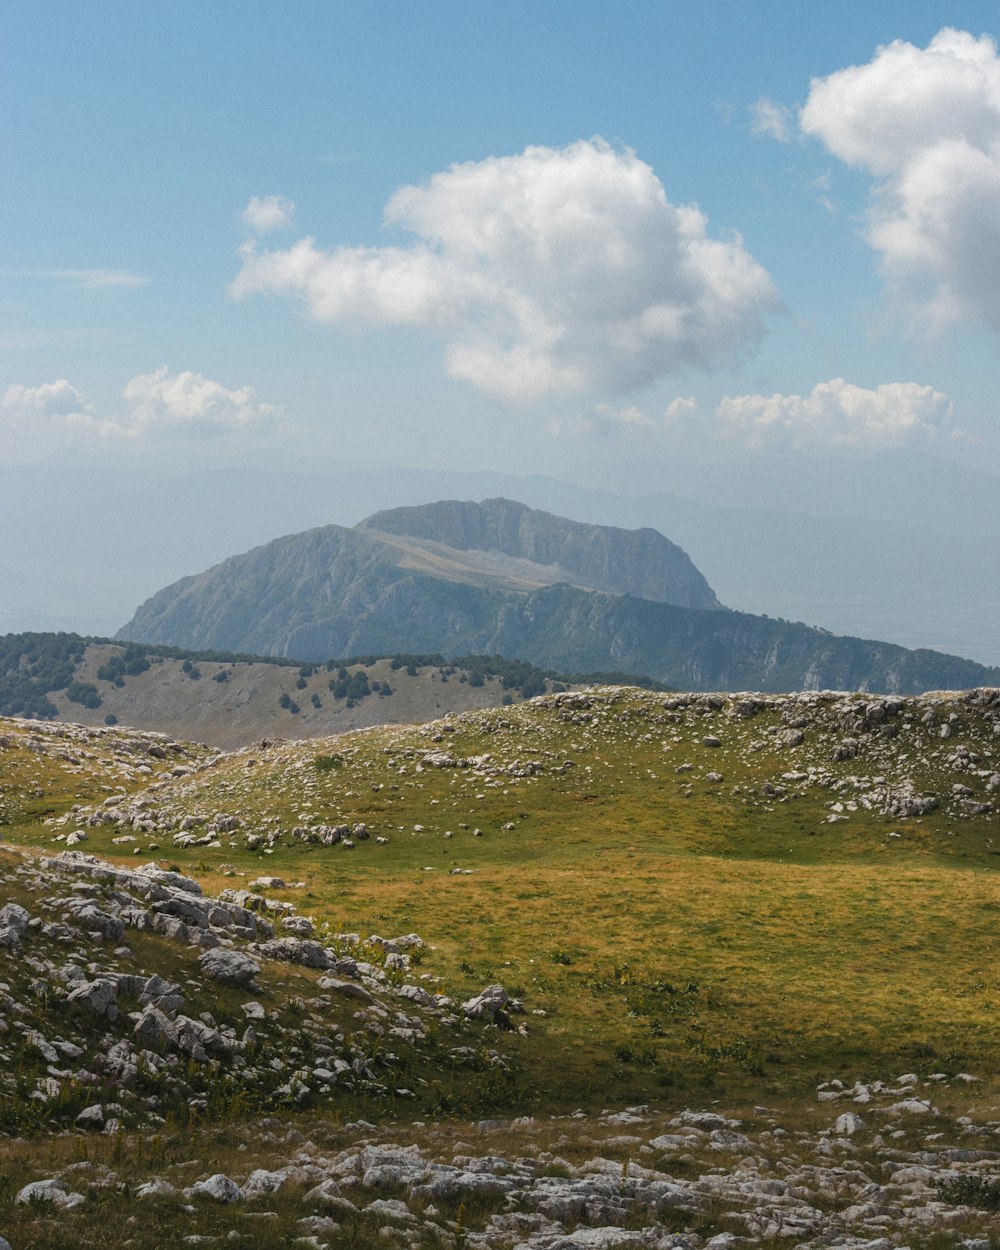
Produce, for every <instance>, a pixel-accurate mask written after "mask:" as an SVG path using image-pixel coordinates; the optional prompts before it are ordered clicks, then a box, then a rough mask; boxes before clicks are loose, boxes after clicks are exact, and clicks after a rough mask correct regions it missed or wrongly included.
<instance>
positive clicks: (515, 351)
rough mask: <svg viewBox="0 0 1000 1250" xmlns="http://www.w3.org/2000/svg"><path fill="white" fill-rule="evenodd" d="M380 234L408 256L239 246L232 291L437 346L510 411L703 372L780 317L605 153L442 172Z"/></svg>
mask: <svg viewBox="0 0 1000 1250" xmlns="http://www.w3.org/2000/svg"><path fill="white" fill-rule="evenodd" d="M385 220H386V223H387V224H388V225H390V226H393V227H398V228H400V229H402V230H405V231H407V232H409V233H411V234H412V235H414V236H415V241H414V242H413V243H411V244H410V245H409V246H387V247H346V246H344V247H336V248H334V249H332V250H330V251H326V250H324V249H322V248H320V247H318V246H317V245H316V242H315V241H314V240H313V239H311V238H304V239H302V240H300V241H299V242H297V243H295V244H294V245H293V246H292V247H290V248H287V249H285V250H280V251H260V250H258V248H257V246H256V245H255V243H253V242H251V243H249V244H247V245H246V246H245V247H244V248H243V249H242V253H241V255H242V260H243V264H242V268H241V270H240V272H239V274H238V275H237V277H236V279H235V280H234V282H233V284H232V288H231V291H232V294H233V296H234V297H235V298H237V299H239V298H243V297H245V296H248V295H251V294H255V293H265V294H270V295H282V296H288V297H292V298H295V299H298V300H300V301H301V302H302V303H303V305H304V306H305V308H306V310H307V312H308V314H309V315H310V316H311V317H313V318H314V319H315V320H317V321H321V322H326V323H329V324H331V325H335V326H338V327H340V328H342V329H345V330H365V329H369V328H374V327H383V326H410V327H415V328H418V329H420V330H424V331H428V332H431V333H433V334H436V335H438V336H439V337H440V338H442V339H443V340H444V342H445V364H446V368H447V371H448V373H449V374H450V375H451V376H452V377H455V378H461V379H464V380H465V381H468V382H470V383H472V384H473V385H474V386H477V387H479V388H480V389H482V390H484V391H487V392H489V393H490V394H493V395H496V396H498V397H500V398H501V399H504V400H507V401H512V402H526V401H532V400H538V399H542V398H544V397H546V396H552V395H559V394H572V393H574V392H582V391H586V390H594V391H597V392H600V393H606V394H613V393H620V392H623V391H626V390H628V389H630V388H632V387H635V386H638V385H642V384H644V383H647V382H650V381H652V380H653V379H655V378H658V377H661V376H663V375H665V374H668V373H670V372H672V371H673V370H676V369H678V368H681V367H683V366H687V365H695V366H700V367H712V366H713V365H715V364H717V363H719V362H721V361H723V360H730V359H731V358H732V356H733V355H734V353H737V352H739V351H740V350H745V349H747V348H749V347H752V346H754V345H755V344H756V343H757V342H758V341H759V339H760V338H761V336H762V335H763V333H764V315H765V314H766V313H767V312H768V311H769V310H771V309H774V308H776V307H777V305H778V301H777V297H776V295H775V292H774V289H773V287H772V285H771V281H770V278H769V276H768V274H767V272H766V271H765V270H764V269H763V268H762V267H761V266H760V265H759V264H757V262H756V261H755V260H754V259H753V257H752V256H750V254H749V253H748V252H747V251H746V249H745V248H744V246H743V243H742V241H741V239H740V238H739V237H738V236H737V235H732V236H729V237H727V238H725V239H712V238H710V237H709V234H708V229H707V226H708V223H707V220H706V218H705V216H704V214H703V213H702V212H701V211H700V210H699V209H698V208H697V207H695V206H693V205H682V206H677V205H674V204H671V203H670V201H669V200H668V199H667V196H666V193H665V191H664V189H663V186H662V184H661V183H660V181H659V179H658V178H657V177H656V175H655V174H654V172H653V170H652V169H651V168H650V166H649V165H647V164H645V163H644V162H643V161H641V160H639V159H638V157H636V155H635V154H634V153H633V152H631V151H628V150H624V151H619V150H616V149H614V148H612V147H610V146H609V145H608V144H607V143H605V142H604V141H602V140H600V139H594V140H591V141H580V142H577V143H573V144H570V145H569V146H568V147H565V148H561V149H555V148H546V147H529V148H527V149H526V150H525V151H524V152H522V153H521V154H520V155H517V156H506V157H491V158H489V159H487V160H483V161H478V162H468V163H466V164H460V165H453V166H451V167H450V168H449V169H447V170H445V171H444V172H442V173H438V174H435V175H434V176H433V177H432V178H431V179H430V180H429V181H428V182H427V183H425V184H423V185H421V186H406V187H402V188H401V189H400V190H399V191H397V192H396V194H395V195H394V196H393V197H392V199H391V200H390V201H389V204H388V205H387V207H386V210H385Z"/></svg>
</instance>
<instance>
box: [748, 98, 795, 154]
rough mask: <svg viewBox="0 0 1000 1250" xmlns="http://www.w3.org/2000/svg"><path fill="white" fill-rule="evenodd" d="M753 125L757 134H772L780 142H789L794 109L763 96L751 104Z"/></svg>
mask: <svg viewBox="0 0 1000 1250" xmlns="http://www.w3.org/2000/svg"><path fill="white" fill-rule="evenodd" d="M750 116H751V125H752V127H753V132H754V134H755V135H770V136H771V138H772V139H777V140H778V142H779V143H787V142H788V139H789V134H788V131H789V126H790V124H791V120H792V111H791V109H790V108H788V107H787V105H784V104H776V103H775V101H774V100H769V99H767V97H766V96H762V97H761V98H760V99H759V100H756V101H754V103H753V104H751V106H750Z"/></svg>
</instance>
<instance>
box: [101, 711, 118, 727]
mask: <svg viewBox="0 0 1000 1250" xmlns="http://www.w3.org/2000/svg"><path fill="white" fill-rule="evenodd" d="M104 723H105V725H117V724H118V717H117V716H116V715H115V714H114V712H109V713H108V714H107V716H105V718H104Z"/></svg>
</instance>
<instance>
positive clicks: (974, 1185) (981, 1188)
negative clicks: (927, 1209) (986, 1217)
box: [935, 1174, 1000, 1211]
mask: <svg viewBox="0 0 1000 1250" xmlns="http://www.w3.org/2000/svg"><path fill="white" fill-rule="evenodd" d="M935 1188H936V1189H937V1191H938V1196H939V1197H940V1198H941V1200H942V1201H943V1202H948V1203H953V1204H954V1205H955V1206H963V1207H975V1208H976V1209H977V1210H979V1211H1000V1180H991V1179H990V1178H989V1177H986V1176H973V1175H971V1174H966V1175H965V1176H956V1177H954V1178H952V1177H946V1178H942V1179H941V1180H938V1181H936V1182H935Z"/></svg>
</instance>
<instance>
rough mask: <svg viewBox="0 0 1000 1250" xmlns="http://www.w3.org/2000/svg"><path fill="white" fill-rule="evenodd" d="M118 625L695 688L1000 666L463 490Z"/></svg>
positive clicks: (243, 642) (176, 591)
mask: <svg viewBox="0 0 1000 1250" xmlns="http://www.w3.org/2000/svg"><path fill="white" fill-rule="evenodd" d="M118 637H119V638H127V639H132V640H135V641H138V642H150V643H167V644H170V645H174V646H183V647H190V648H194V649H216V650H227V651H237V652H254V653H257V654H265V655H284V656H291V657H294V658H296V659H300V660H303V661H307V660H323V659H327V658H329V657H332V656H350V655H362V654H376V653H387V652H397V651H415V652H417V651H439V652H441V653H443V654H446V655H448V654H450V655H456V654H462V653H471V652H479V653H490V654H504V655H507V656H516V657H518V658H522V659H526V660H530V661H531V662H533V663H536V664H542V665H546V666H552V667H558V668H560V669H562V670H564V671H594V670H602V669H603V670H608V669H613V670H617V671H622V672H629V673H637V674H639V673H642V674H647V675H649V676H653V677H657V678H659V679H660V680H661V681H666V682H670V683H671V684H674V685H676V686H679V687H682V688H702V689H708V688H715V689H746V688H757V689H761V690H790V689H797V688H814V689H815V688H834V689H870V690H881V691H889V692H917V691H922V690H927V689H934V688H956V687H966V686H974V685H994V684H1000V670H997V669H990V668H986V667H984V666H982V665H979V664H975V663H973V662H972V661H968V660H961V659H957V658H955V657H952V656H944V655H941V654H939V653H936V652H932V651H908V650H906V649H905V648H903V647H898V646H894V645H892V644H889V643H877V642H865V641H862V640H859V639H854V638H836V637H834V636H832V635H830V634H829V633H827V632H826V631H824V630H819V629H813V628H810V627H808V626H805V625H795V624H790V623H788V622H786V621H780V620H771V619H769V618H768V617H761V616H751V615H749V614H746V613H740V612H732V611H729V610H727V609H724V608H723V607H722V605H721V604H720V603H719V602H718V600H717V599H716V597H715V594H714V593H713V591H712V590H711V588H710V587H709V585H708V583H707V582H706V581H705V579H704V578H703V577H702V575H701V574H700V573H699V572H698V570H697V569H696V568H695V566H694V565H693V564H692V563H691V561H690V560H689V558H688V557H687V555H686V554H685V553H684V552H683V551H681V550H680V548H678V547H676V546H675V545H674V544H673V543H671V542H669V541H668V540H667V539H666V538H664V537H663V536H662V535H661V534H658V533H657V532H656V531H655V530H651V529H642V530H622V529H615V528H611V527H605V526H591V525H584V524H581V523H579V522H575V521H568V520H565V519H564V518H561V517H555V516H552V515H550V514H549V513H546V512H539V511H535V510H533V509H530V508H527V507H525V506H524V505H523V504H518V503H513V502H511V501H510V500H506V499H490V500H486V501H485V502H483V503H479V504H477V503H466V502H458V501H447V502H443V503H436V504H428V505H425V506H422V507H412V508H398V509H393V510H391V511H388V512H380V513H377V514H376V515H375V516H372V517H369V518H368V519H367V520H366V521H362V522H361V523H360V524H359V525H358V526H356V527H354V528H353V529H345V528H343V527H341V526H335V525H331V526H325V527H323V528H321V529H315V530H309V531H307V532H306V533H303V534H294V535H290V536H288V537H285V538H280V539H277V540H275V541H274V542H271V543H267V544H266V545H265V546H263V547H258V548H255V549H254V550H253V551H249V552H247V553H246V554H244V555H240V556H234V557H232V558H230V559H228V560H225V561H223V562H222V563H221V564H218V565H216V566H215V567H214V568H211V569H208V570H207V571H206V572H204V573H201V574H199V575H197V576H194V577H187V578H183V579H182V580H181V581H179V582H176V583H175V584H174V585H172V586H168V587H167V588H165V589H164V590H161V591H160V592H159V593H158V594H156V595H154V596H153V597H152V598H151V599H149V600H148V601H147V602H146V603H144V604H143V605H142V607H141V608H140V609H139V610H138V611H137V612H136V614H135V616H134V617H133V619H132V620H131V621H130V622H129V623H128V625H126V626H125V627H124V628H123V629H122V630H120V631H119V634H118Z"/></svg>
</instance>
